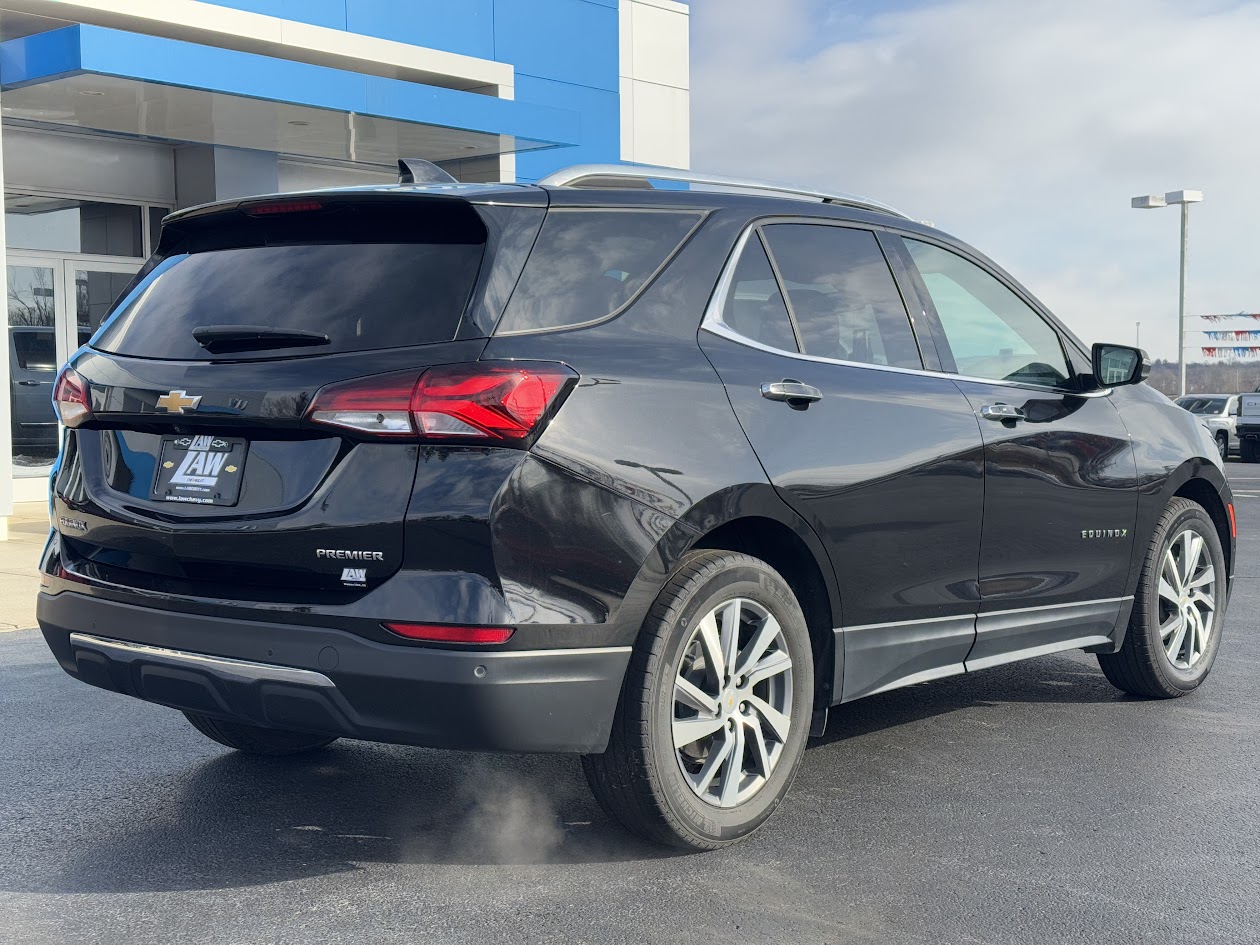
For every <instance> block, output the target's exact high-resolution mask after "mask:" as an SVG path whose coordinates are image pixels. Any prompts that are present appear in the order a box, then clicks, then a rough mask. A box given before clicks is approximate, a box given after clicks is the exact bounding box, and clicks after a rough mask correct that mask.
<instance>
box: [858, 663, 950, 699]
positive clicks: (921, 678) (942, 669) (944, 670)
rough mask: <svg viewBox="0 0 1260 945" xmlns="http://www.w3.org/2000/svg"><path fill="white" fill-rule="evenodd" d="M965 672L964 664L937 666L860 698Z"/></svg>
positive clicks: (903, 678) (905, 677)
mask: <svg viewBox="0 0 1260 945" xmlns="http://www.w3.org/2000/svg"><path fill="white" fill-rule="evenodd" d="M966 671H967V667H966V664H964V663H950V664H949V665H948V666H938V667H937V668H936V669H925V670H923V672H921V673H911V674H910V675H909V676H902V677H900V678H899V679H894V680H893V681H892V682H890V683H885V684H884V685H882V686H879V687H878V688H875V689H871V690H870V691H869V692H864V693H862V695H861V696H860V698H862V699H865V698H866V697H867V696H874V695H877V694H878V693H881V692H891V691H892V690H893V689H901V688H903V687H905V686H913V685H915V684H916V683H921V682H931V681H932V680H933V679H944V678H946V677H947V676H960V675H962V674H963V673H965V672H966ZM855 701H856V700H855Z"/></svg>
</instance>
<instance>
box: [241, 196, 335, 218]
mask: <svg viewBox="0 0 1260 945" xmlns="http://www.w3.org/2000/svg"><path fill="white" fill-rule="evenodd" d="M241 209H242V210H244V211H245V212H246V213H247V214H249V215H250V216H251V217H265V216H270V215H271V214H274V213H307V212H309V211H311V210H323V209H324V205H323V204H322V203H320V202H319V201H318V200H271V201H267V202H266V203H251V204H246V205H245V206H243V207H241Z"/></svg>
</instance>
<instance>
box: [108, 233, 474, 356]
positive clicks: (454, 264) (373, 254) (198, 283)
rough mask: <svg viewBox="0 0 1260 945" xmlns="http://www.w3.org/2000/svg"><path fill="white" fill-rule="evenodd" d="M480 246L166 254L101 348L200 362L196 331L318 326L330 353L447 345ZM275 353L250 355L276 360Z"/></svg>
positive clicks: (323, 348)
mask: <svg viewBox="0 0 1260 945" xmlns="http://www.w3.org/2000/svg"><path fill="white" fill-rule="evenodd" d="M481 253H482V247H481V246H475V245H466V244H425V243H403V244H381V243H367V244H359V243H342V244H324V245H317V246H301V245H298V246H251V247H247V248H242V249H220V250H214V251H212V252H200V253H186V254H185V253H181V254H178V255H175V256H171V257H168V258H167V259H164V260H163V261H162V262H161V263H160V264H159V265H158V266H157V267H156V268H155V269H153V271H152V272H150V273H149V275H148V276H147V277H146V278H145V279H144V280H143V281H142V282H141V283H140V284H139V285H137V286H136V287H135V288H134V289H133V291H132V292H131V293H130V294H129V295H128V296H127V298H125V299H124V300H123V301H122V302H121V303H120V305H119V307H118V310H117V311H116V312H115V314H114V316H113V317H112V318H111V319H110V320H109V322H108V323H107V324H106V325H105V327H104V328H103V329H102V330H101V333H100V334H99V335H98V336H97V338H96V340H95V347H97V348H100V349H101V350H104V351H109V352H113V353H115V354H123V355H131V356H134V357H142V358H171V359H175V360H202V359H210V358H213V357H214V355H213V354H211V353H210V352H209V351H207V350H206V349H205V348H203V347H202V346H201V345H200V344H198V342H197V340H196V339H195V338H194V337H193V331H194V330H195V329H197V328H199V327H210V326H215V327H217V326H225V327H226V326H236V325H264V326H267V327H268V328H278V329H300V330H303V331H316V332H320V333H322V334H325V335H327V336H328V338H329V343H328V344H326V345H319V346H312V347H308V348H303V349H302V353H304V354H332V353H336V352H342V351H365V350H371V349H375V348H396V347H402V346H405V345H422V344H430V343H433V342H438V341H450V340H451V339H453V338H454V337H455V332H456V329H457V328H458V326H459V320H460V317H461V315H462V314H463V311H464V307H465V305H466V304H467V302H468V297H469V294H470V293H471V291H472V287H473V283H474V282H475V281H476V278H477V270H478V267H479V266H480V264H481ZM275 354H276V351H275V350H270V351H267V352H258V353H254V354H252V355H247V356H263V357H266V356H272V357H274V356H275Z"/></svg>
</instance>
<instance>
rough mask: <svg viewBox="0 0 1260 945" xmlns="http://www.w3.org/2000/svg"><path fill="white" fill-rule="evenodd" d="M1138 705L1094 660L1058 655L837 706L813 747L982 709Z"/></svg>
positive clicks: (927, 683)
mask: <svg viewBox="0 0 1260 945" xmlns="http://www.w3.org/2000/svg"><path fill="white" fill-rule="evenodd" d="M1133 701H1135V697H1133V696H1129V695H1126V694H1125V693H1123V692H1120V691H1119V690H1118V689H1116V688H1115V687H1114V686H1112V685H1111V683H1109V682H1107V679H1106V677H1105V676H1103V674H1102V670H1100V669H1099V668H1098V664H1097V663H1096V662H1095V661H1094V657H1093V656H1090V655H1088V654H1084V653H1074V654H1072V655H1066V654H1055V655H1051V656H1043V657H1040V658H1038V659H1033V660H1025V661H1022V662H1018V663H1009V664H1007V665H1005V666H997V667H994V668H993V669H985V670H981V671H979V672H975V673H964V674H963V675H961V676H951V677H948V678H946V679H939V680H935V681H933V682H926V683H920V684H919V685H916V686H907V687H906V688H904V689H894V690H892V691H891V692H886V693H881V694H879V695H875V696H870V697H868V698H865V699H859V700H857V701H855V702H850V703H846V704H844V705H840V706H832V709H831V713H830V718H829V719H828V722H827V730H826V733H825V734H823V735H822V736H821V737H819V738H815V739H811V740H810V745H812V746H819V745H829V744H832V743H834V742H840V741H844V740H845V739H849V738H857V737H859V736H861V735H867V734H870V733H872V732H878V731H881V730H883V729H887V728H895V727H897V726H899V725H906V724H908V723H911V722H918V721H920V720H922V719H926V718H931V717H933V716H938V715H945V714H948V713H950V712H955V711H958V710H960V709H967V708H972V707H976V706H1001V705H1003V704H1013V703H1060V704H1064V703H1071V704H1077V705H1086V704H1102V703H1129V702H1133ZM1137 701H1142V700H1137Z"/></svg>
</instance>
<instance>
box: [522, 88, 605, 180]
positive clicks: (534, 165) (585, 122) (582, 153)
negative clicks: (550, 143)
mask: <svg viewBox="0 0 1260 945" xmlns="http://www.w3.org/2000/svg"><path fill="white" fill-rule="evenodd" d="M516 94H517V99H518V101H529V102H546V103H547V104H548V105H551V106H554V107H558V108H562V109H564V110H565V111H566V112H571V113H576V114H578V115H580V116H581V119H580V120H581V127H580V128H579V130H578V134H577V136H576V144H575V145H574V146H573V147H568V148H563V149H559V150H551V151H531V152H525V153H522V154H518V155H517V156H516V178H517V180H520V181H524V182H532V181H536V180H538V179H539V178H540V177H546V176H547V175H548V174H550V173H551V172H552V171H555V170H558V169H559V168H562V167H567V166H569V165H570V164H616V163H618V162H619V161H620V160H621V96H620V95H619V94H618V93H617V92H609V91H607V90H605V89H591V88H585V87H583V86H580V85H570V84H569V83H567V82H556V81H554V80H552V79H536V78H534V77H532V76H517V78H516Z"/></svg>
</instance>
